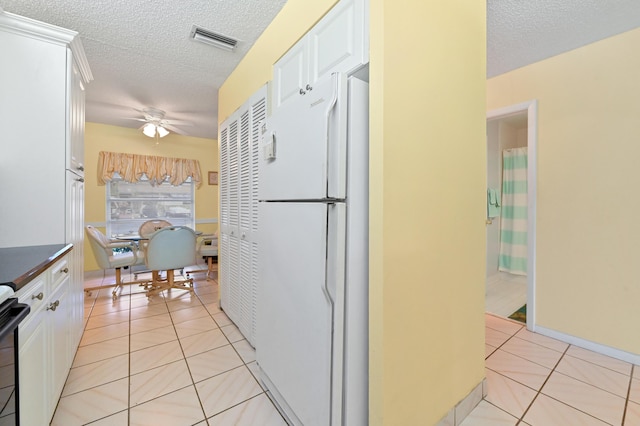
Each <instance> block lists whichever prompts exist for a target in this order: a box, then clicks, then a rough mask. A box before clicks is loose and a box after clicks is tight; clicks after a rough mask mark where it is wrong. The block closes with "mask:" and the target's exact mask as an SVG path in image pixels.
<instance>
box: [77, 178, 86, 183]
mask: <svg viewBox="0 0 640 426" xmlns="http://www.w3.org/2000/svg"><path fill="white" fill-rule="evenodd" d="M76 180H77V181H78V182H84V178H77V179H76Z"/></svg>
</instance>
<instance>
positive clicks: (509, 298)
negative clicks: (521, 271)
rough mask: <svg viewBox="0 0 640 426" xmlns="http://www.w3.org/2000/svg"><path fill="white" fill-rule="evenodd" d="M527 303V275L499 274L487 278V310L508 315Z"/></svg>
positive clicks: (504, 315) (500, 314)
mask: <svg viewBox="0 0 640 426" xmlns="http://www.w3.org/2000/svg"><path fill="white" fill-rule="evenodd" d="M525 303H527V277H520V276H515V275H514V276H508V274H504V275H500V274H497V275H495V276H493V277H491V278H489V279H487V282H486V286H485V311H486V312H490V313H492V314H496V315H499V316H501V317H508V316H509V315H511V314H512V313H514V312H515V311H517V310H518V309H520V308H521V307H522V305H524V304H525Z"/></svg>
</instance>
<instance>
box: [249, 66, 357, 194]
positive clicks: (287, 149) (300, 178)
mask: <svg viewBox="0 0 640 426" xmlns="http://www.w3.org/2000/svg"><path fill="white" fill-rule="evenodd" d="M346 89H347V82H346V77H345V76H344V74H338V73H336V74H332V75H331V76H329V77H327V78H325V79H324V80H321V81H319V82H318V84H317V86H316V87H313V88H312V89H311V90H309V91H307V92H306V94H304V95H299V96H298V98H297V99H295V100H291V101H289V102H287V103H286V104H284V105H282V106H281V107H280V108H278V109H277V110H276V111H274V113H273V115H272V116H271V117H269V118H267V120H266V124H265V125H264V126H263V128H262V132H261V138H260V143H259V150H260V161H259V167H260V169H259V171H260V185H259V189H258V191H259V192H258V198H259V199H260V200H321V199H327V198H332V199H343V198H344V197H345V187H346V183H345V182H346V153H347V120H346V119H347V90H346Z"/></svg>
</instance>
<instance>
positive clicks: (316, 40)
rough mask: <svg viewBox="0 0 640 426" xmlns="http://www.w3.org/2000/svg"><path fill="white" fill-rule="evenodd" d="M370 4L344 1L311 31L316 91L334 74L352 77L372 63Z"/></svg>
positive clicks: (312, 71)
mask: <svg viewBox="0 0 640 426" xmlns="http://www.w3.org/2000/svg"><path fill="white" fill-rule="evenodd" d="M366 3H367V2H366V1H364V0H341V1H340V2H338V4H336V5H335V6H334V8H333V9H331V10H330V11H329V13H327V14H326V15H325V17H324V18H322V20H320V22H318V23H317V24H316V25H315V26H314V27H313V28H312V29H311V30H310V31H309V34H308V38H309V41H308V43H309V51H310V61H309V63H310V76H309V83H310V85H311V86H312V87H313V85H314V84H315V82H317V81H318V80H320V79H322V78H323V77H326V76H329V75H331V73H333V72H343V73H349V72H351V71H354V70H355V69H357V68H358V67H359V66H361V65H363V64H365V63H366V62H368V61H369V59H368V50H369V48H368V43H367V40H368V24H367V23H368V16H367V15H368V14H367V13H366Z"/></svg>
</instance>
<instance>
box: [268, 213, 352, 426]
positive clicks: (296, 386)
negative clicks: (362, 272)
mask: <svg viewBox="0 0 640 426" xmlns="http://www.w3.org/2000/svg"><path fill="white" fill-rule="evenodd" d="M259 214H260V223H261V234H260V241H259V247H260V249H259V250H260V253H259V260H258V270H259V274H260V277H261V283H260V288H259V290H258V313H257V314H258V321H257V327H258V328H257V334H256V358H257V362H258V365H259V367H260V370H261V374H262V378H263V380H264V382H265V383H266V385H267V387H268V388H269V390H270V391H271V392H272V394H273V396H274V398H275V399H276V401H277V403H278V405H280V407H282V408H283V411H284V412H285V413H286V414H287V416H288V417H289V418H290V420H291V421H292V423H294V424H303V425H305V426H313V425H322V426H327V425H331V424H339V422H336V416H339V415H340V410H341V404H340V403H341V399H342V390H341V375H342V338H343V337H342V327H341V324H342V314H343V309H344V304H343V299H344V298H343V294H344V223H345V208H344V204H343V203H336V204H325V203H274V202H271V203H260V206H259ZM334 323H335V330H334V327H333V326H334ZM332 382H333V385H332ZM332 401H333V404H332Z"/></svg>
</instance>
